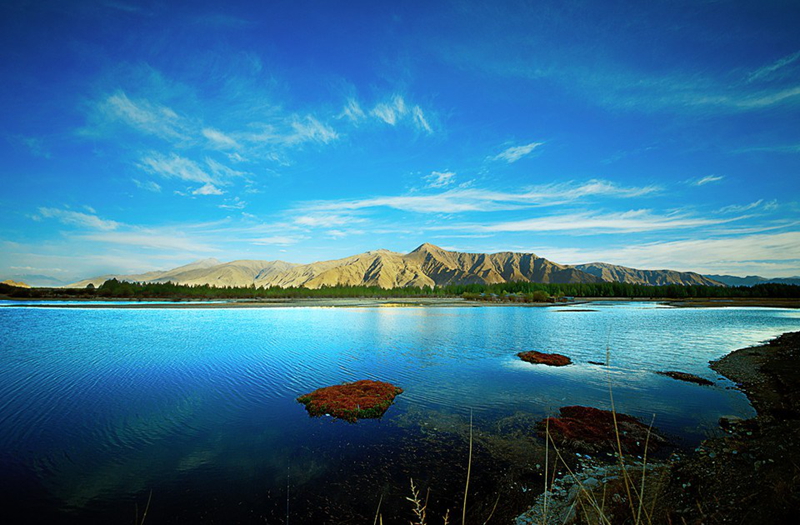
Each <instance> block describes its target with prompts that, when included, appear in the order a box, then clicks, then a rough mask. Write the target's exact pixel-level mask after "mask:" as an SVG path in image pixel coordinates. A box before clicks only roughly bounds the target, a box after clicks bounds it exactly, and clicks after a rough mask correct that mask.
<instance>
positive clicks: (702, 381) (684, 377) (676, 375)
mask: <svg viewBox="0 0 800 525" xmlns="http://www.w3.org/2000/svg"><path fill="white" fill-rule="evenodd" d="M656 374H660V375H662V376H667V377H671V378H672V379H677V380H678V381H686V382H688V383H695V384H698V385H704V386H713V385H714V383H712V382H711V381H709V380H708V379H706V378H704V377H700V376H696V375H694V374H687V373H686V372H675V371H669V372H656Z"/></svg>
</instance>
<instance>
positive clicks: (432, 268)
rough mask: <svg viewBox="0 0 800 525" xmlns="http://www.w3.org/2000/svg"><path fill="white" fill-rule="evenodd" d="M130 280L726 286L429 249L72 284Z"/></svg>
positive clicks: (677, 276)
mask: <svg viewBox="0 0 800 525" xmlns="http://www.w3.org/2000/svg"><path fill="white" fill-rule="evenodd" d="M111 278H116V279H118V280H123V281H131V282H153V283H163V282H168V281H169V282H173V283H176V284H185V285H203V284H208V285H213V286H251V285H254V286H256V287H261V286H264V287H269V286H280V287H284V288H286V287H290V286H295V287H300V286H302V287H306V288H321V287H323V286H337V285H340V286H380V287H382V288H394V287H404V286H437V285H439V286H441V285H448V284H472V283H475V284H496V283H504V282H512V281H525V282H536V283H601V282H612V281H619V282H628V283H638V284H711V285H718V286H721V284H720V283H718V282H716V281H713V280H711V279H706V278H703V277H702V276H700V275H698V274H695V273H691V272H674V271H671V270H659V271H655V270H636V269H633V268H626V267H624V266H614V265H607V264H603V263H592V264H587V265H579V266H568V265H562V264H558V263H555V262H553V261H550V260H548V259H545V258H544V257H539V256H537V255H535V254H533V253H517V252H499V253H492V254H487V253H467V252H456V251H448V250H445V249H442V248H440V247H438V246H435V245H433V244H428V243H425V244H422V245H421V246H419V247H418V248H417V249H415V250H413V251H412V252H409V253H406V254H402V253H398V252H392V251H389V250H375V251H369V252H365V253H361V254H358V255H353V256H351V257H345V258H343V259H336V260H330V261H320V262H315V263H311V264H295V263H289V262H285V261H259V260H238V261H231V262H220V261H218V260H216V259H203V260H200V261H196V262H193V263H191V264H187V265H184V266H180V267H178V268H173V269H171V270H167V271H153V272H147V273H143V274H137V275H103V276H99V277H94V278H91V279H85V280H82V281H78V282H76V283H73V284H71V285H69V287H74V288H83V287H86V286H88V285H89V284H93V285H94V286H99V285H101V284H102V283H103V282H105V281H106V280H107V279H111Z"/></svg>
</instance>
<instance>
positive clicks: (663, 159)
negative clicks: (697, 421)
mask: <svg viewBox="0 0 800 525" xmlns="http://www.w3.org/2000/svg"><path fill="white" fill-rule="evenodd" d="M798 27H800V6H799V5H798V4H797V2H794V1H785V2H781V1H774V2H763V1H762V2H725V1H708V2H703V1H697V0H693V1H687V2H674V1H670V2H611V1H609V2H594V1H553V2H499V3H492V4H490V3H486V2H474V3H471V2H465V1H457V2H392V3H388V2H375V1H372V2H353V1H348V2H335V1H330V2H303V1H287V2H237V1H231V2H226V3H219V2H202V1H193V2H187V3H183V4H182V3H180V2H133V1H130V0H127V1H125V0H119V1H95V2H81V1H71V2H56V1H41V2H27V1H15V0H11V1H5V2H3V3H2V5H0V41H1V43H2V45H0V49H1V51H0V78H2V79H3V80H2V82H0V114H1V115H2V119H0V177H1V178H2V182H3V187H4V191H3V192H2V195H0V203H2V208H3V214H2V219H0V242H1V243H2V250H0V277H2V278H7V277H16V278H28V279H29V280H31V281H33V282H37V279H36V278H32V277H31V276H32V275H41V276H47V277H48V278H52V279H54V281H52V282H55V281H56V280H57V281H61V282H71V281H73V280H77V279H78V278H82V277H88V276H93V275H98V274H103V273H111V272H123V273H127V272H139V271H146V270H151V269H166V268H171V267H174V266H178V265H180V264H185V263H188V262H191V261H193V260H196V259H199V258H205V257H216V258H218V259H220V260H233V259H242V258H246V259H282V260H287V261H291V262H312V261H315V260H321V259H332V258H338V257H343V256H347V255H352V254H355V253H359V252H363V251H367V250H372V249H378V248H386V249H390V250H395V251H400V252H406V251H410V250H412V249H414V248H415V247H416V246H418V245H419V244H421V243H422V242H431V243H434V244H437V245H439V246H442V247H445V248H450V249H457V250H463V251H478V252H494V251H503V250H514V251H527V252H533V253H536V254H538V255H541V256H543V257H547V258H549V259H551V260H554V261H556V262H561V263H569V264H577V263H581V262H591V261H598V260H599V261H605V262H611V263H616V264H623V265H627V266H633V267H639V268H654V269H658V268H672V269H676V270H694V271H700V272H703V273H729V274H734V275H746V274H760V275H764V276H787V275H797V274H800V213H799V212H800V124H798V123H800V31H798V30H797V28H798ZM47 281H48V279H45V278H39V279H38V282H40V283H45V282H47Z"/></svg>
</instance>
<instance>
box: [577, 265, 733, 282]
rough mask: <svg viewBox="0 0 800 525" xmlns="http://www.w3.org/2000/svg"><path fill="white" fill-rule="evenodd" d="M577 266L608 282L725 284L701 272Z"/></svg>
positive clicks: (615, 266) (613, 266) (612, 266)
mask: <svg viewBox="0 0 800 525" xmlns="http://www.w3.org/2000/svg"><path fill="white" fill-rule="evenodd" d="M575 268H577V269H579V270H581V271H584V272H586V273H590V274H592V275H594V276H597V277H599V278H601V279H602V280H604V281H607V282H620V283H630V284H645V285H651V286H662V285H667V284H681V285H704V286H725V285H724V284H722V283H721V282H719V281H715V280H713V279H709V278H708V277H705V276H703V275H700V274H699V273H694V272H676V271H674V270H637V269H636V268H627V267H625V266H617V265H614V264H607V263H588V264H578V265H576V266H575Z"/></svg>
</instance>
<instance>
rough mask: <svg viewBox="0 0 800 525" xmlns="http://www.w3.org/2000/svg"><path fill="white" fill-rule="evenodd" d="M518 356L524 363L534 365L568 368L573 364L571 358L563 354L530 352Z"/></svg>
mask: <svg viewBox="0 0 800 525" xmlns="http://www.w3.org/2000/svg"><path fill="white" fill-rule="evenodd" d="M517 355H518V356H519V358H520V359H522V360H523V361H527V362H528V363H533V364H540V365H549V366H567V365H571V364H572V360H571V359H570V358H569V357H567V356H565V355H561V354H545V353H544V352H537V351H536V350H530V351H528V352H520V353H518V354H517Z"/></svg>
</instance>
